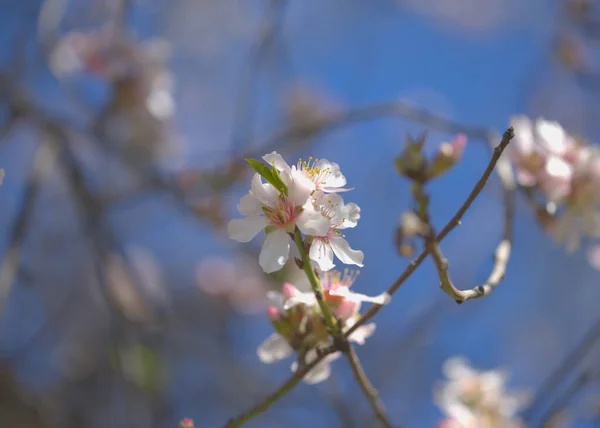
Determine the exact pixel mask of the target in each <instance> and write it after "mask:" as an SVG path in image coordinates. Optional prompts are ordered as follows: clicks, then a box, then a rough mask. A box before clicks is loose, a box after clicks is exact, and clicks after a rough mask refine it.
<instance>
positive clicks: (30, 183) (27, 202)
mask: <svg viewBox="0 0 600 428" xmlns="http://www.w3.org/2000/svg"><path fill="white" fill-rule="evenodd" d="M56 157H57V149H56V148H55V147H53V146H50V145H48V144H40V145H39V146H38V147H37V148H36V150H35V154H34V157H33V162H32V166H31V170H30V172H29V176H28V179H27V184H26V186H25V190H24V191H23V196H22V198H21V202H20V204H19V207H18V208H17V213H16V215H15V217H14V220H13V223H12V225H11V226H10V227H9V230H10V232H9V238H8V250H7V251H6V254H5V256H4V258H3V260H2V264H1V265H0V312H2V310H3V308H4V305H5V304H6V300H7V299H8V295H9V294H10V289H11V287H12V284H13V282H14V280H15V276H16V275H17V273H18V272H19V260H20V254H21V249H22V246H23V242H24V240H25V234H26V232H27V226H28V224H29V222H30V220H31V218H32V216H33V213H34V208H35V207H34V204H35V200H36V197H37V195H38V193H39V190H40V186H41V184H42V180H43V179H44V177H45V176H46V175H47V174H48V172H49V171H50V170H51V169H52V167H53V166H54V164H55V162H56Z"/></svg>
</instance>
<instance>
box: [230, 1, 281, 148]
mask: <svg viewBox="0 0 600 428" xmlns="http://www.w3.org/2000/svg"><path fill="white" fill-rule="evenodd" d="M286 3H287V1H286V0H270V2H269V7H268V9H269V10H268V12H267V17H266V18H265V22H264V23H263V25H262V28H261V30H260V33H259V37H258V40H257V43H256V46H255V48H254V49H253V50H252V52H251V53H250V58H249V59H248V66H247V67H248V68H247V70H246V74H245V75H244V77H242V79H241V85H240V89H239V93H238V100H237V104H236V107H235V112H234V118H233V126H232V130H233V135H232V143H231V151H232V154H235V152H236V151H239V150H241V149H242V148H243V146H244V143H247V142H248V141H250V140H251V139H252V134H253V132H252V123H253V122H254V108H255V105H254V104H255V100H254V98H255V97H254V95H255V89H254V86H255V83H256V77H257V75H258V72H259V69H260V65H261V63H262V61H263V59H264V58H265V56H266V55H267V53H268V51H269V48H270V47H271V46H272V45H273V43H274V42H275V40H276V36H277V32H278V31H279V28H280V27H281V24H282V21H283V16H284V11H285V6H286Z"/></svg>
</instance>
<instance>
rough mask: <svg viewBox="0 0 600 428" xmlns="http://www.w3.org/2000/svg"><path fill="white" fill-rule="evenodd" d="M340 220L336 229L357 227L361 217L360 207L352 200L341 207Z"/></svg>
mask: <svg viewBox="0 0 600 428" xmlns="http://www.w3.org/2000/svg"><path fill="white" fill-rule="evenodd" d="M339 212H340V217H341V218H340V222H339V223H337V222H336V223H337V224H338V225H337V226H336V229H348V228H351V227H356V225H357V224H358V219H359V218H360V207H359V206H358V205H356V204H355V203H353V202H351V203H349V204H347V205H344V206H343V207H341V208H340V211H339Z"/></svg>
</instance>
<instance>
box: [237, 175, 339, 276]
mask: <svg viewBox="0 0 600 428" xmlns="http://www.w3.org/2000/svg"><path fill="white" fill-rule="evenodd" d="M280 176H281V180H282V181H283V182H284V184H285V185H286V186H287V194H285V193H282V192H280V191H279V190H278V189H276V188H275V187H274V186H273V185H272V184H270V183H264V182H263V181H262V178H261V176H260V175H259V174H258V173H257V174H255V175H254V177H253V178H252V184H251V187H250V192H249V193H248V194H247V195H246V196H244V197H243V198H242V199H241V201H240V203H239V204H238V206H237V208H238V211H239V212H240V214H243V215H245V216H246V217H244V218H242V219H234V220H231V221H230V222H229V224H228V226H227V232H228V234H229V237H230V238H232V239H235V240H236V241H239V242H249V241H251V240H252V239H253V238H254V237H255V236H256V235H258V233H259V232H260V231H261V230H263V229H265V228H267V230H266V232H267V237H266V239H265V242H264V243H263V247H262V250H261V252H260V255H259V264H260V266H261V267H262V268H263V270H264V271H265V272H266V273H271V272H275V271H278V270H280V269H281V268H282V267H283V265H284V264H285V263H286V261H287V260H288V257H289V253H290V237H289V235H288V233H292V232H294V230H295V228H296V227H298V229H300V231H301V232H302V233H304V234H306V235H313V236H323V235H325V234H327V232H328V231H329V221H328V219H327V218H326V217H324V216H323V215H322V214H321V213H320V212H318V211H317V210H316V209H315V207H314V204H313V202H312V199H311V197H310V195H311V193H312V192H313V190H314V186H313V185H312V183H311V182H310V181H309V180H307V179H306V177H304V176H303V175H302V174H300V173H299V172H298V171H296V170H289V171H281V173H280Z"/></svg>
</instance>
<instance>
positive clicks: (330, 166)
mask: <svg viewBox="0 0 600 428" xmlns="http://www.w3.org/2000/svg"><path fill="white" fill-rule="evenodd" d="M315 166H316V167H317V168H319V170H321V171H325V170H328V171H329V174H328V175H327V177H326V179H325V180H324V181H323V182H322V183H321V185H320V186H319V187H320V188H321V189H323V188H324V187H328V188H333V189H336V188H339V187H344V186H345V185H346V177H344V174H342V171H340V166H339V165H338V164H337V163H335V162H329V161H328V160H327V159H321V160H319V161H318V162H317V163H316V165H315Z"/></svg>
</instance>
